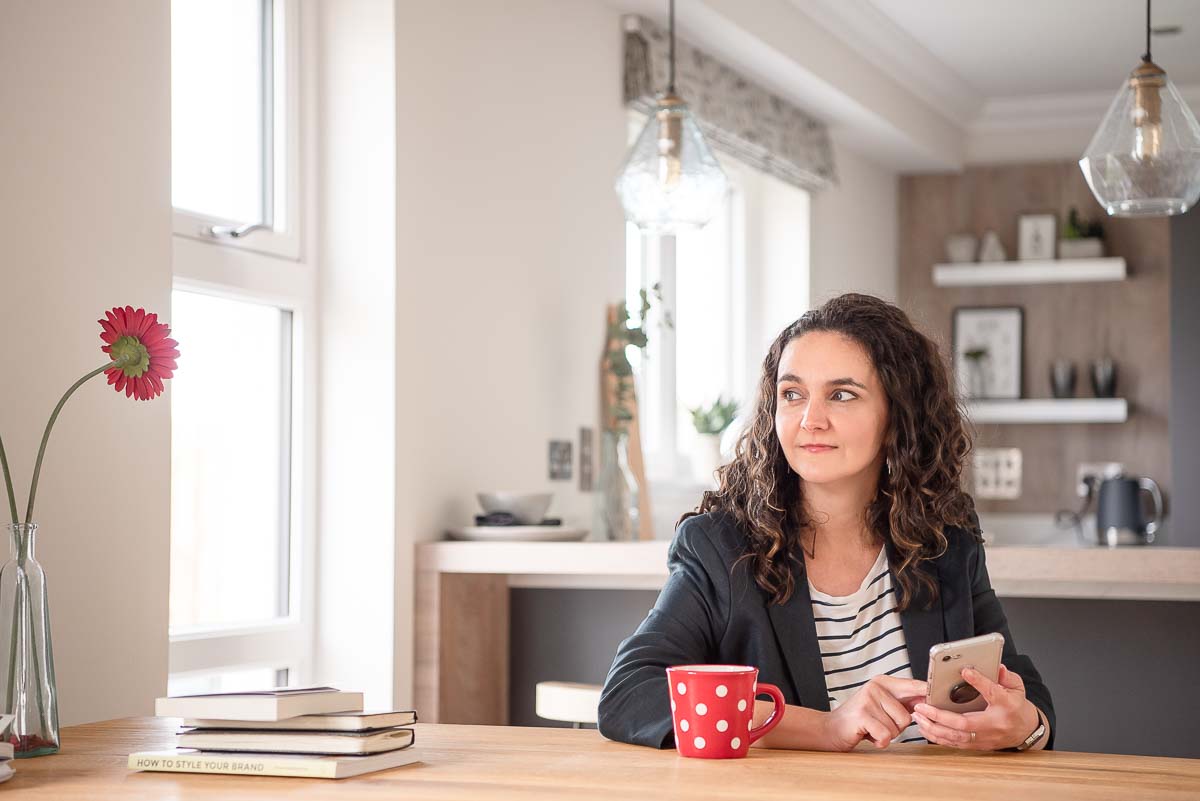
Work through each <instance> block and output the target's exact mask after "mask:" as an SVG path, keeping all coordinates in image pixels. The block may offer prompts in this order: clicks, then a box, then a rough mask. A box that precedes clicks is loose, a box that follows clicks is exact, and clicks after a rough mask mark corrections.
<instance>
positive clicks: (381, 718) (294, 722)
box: [183, 709, 417, 731]
mask: <svg viewBox="0 0 1200 801" xmlns="http://www.w3.org/2000/svg"><path fill="white" fill-rule="evenodd" d="M416 722H417V713H416V712H415V711H413V710H411V709H409V710H402V711H395V712H328V713H324V714H320V715H300V716H298V717H294V718H285V719H283V720H276V721H261V720H228V719H225V720H222V719H220V718H186V719H184V721H183V725H184V726H187V727H190V728H195V729H255V730H258V731H370V730H371V729H390V728H393V727H395V726H411V725H413V724H414V723H416Z"/></svg>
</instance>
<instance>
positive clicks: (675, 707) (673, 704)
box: [671, 701, 678, 712]
mask: <svg viewBox="0 0 1200 801" xmlns="http://www.w3.org/2000/svg"><path fill="white" fill-rule="evenodd" d="M676 709H678V707H677V706H675V702H674V701H672V702H671V711H672V712H674V711H675V710H676Z"/></svg>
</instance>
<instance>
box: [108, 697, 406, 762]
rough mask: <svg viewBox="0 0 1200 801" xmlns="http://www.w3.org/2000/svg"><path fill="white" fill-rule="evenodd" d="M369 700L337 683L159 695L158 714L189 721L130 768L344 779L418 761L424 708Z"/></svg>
mask: <svg viewBox="0 0 1200 801" xmlns="http://www.w3.org/2000/svg"><path fill="white" fill-rule="evenodd" d="M362 700H363V699H362V693H357V692H343V691H341V690H337V689H335V688H333V687H298V688H277V689H274V690H262V691H259V692H246V693H212V694H207V695H188V696H175V697H172V698H159V699H158V701H157V702H156V703H155V710H154V711H155V714H157V715H158V716H160V717H180V718H183V719H184V720H183V728H182V729H180V731H179V734H178V736H177V742H178V747H177V748H175V749H173V750H170V751H141V752H138V753H135V754H130V755H129V767H130V768H131V769H133V770H158V771H174V772H179V773H235V774H241V775H249V776H306V777H307V776H310V777H315V778H325V779H343V778H346V777H348V776H358V775H360V774H363V773H371V772H373V771H377V770H386V769H388V768H395V767H399V766H400V765H407V764H410V763H412V762H416V761H417V757H416V756H414V755H413V754H412V753H411V752H409V751H407V750H406V749H408V748H409V747H410V746H411V745H412V744H413V738H414V733H413V730H412V728H410V727H411V726H412V725H413V724H414V723H416V722H417V715H416V712H414V711H412V710H407V711H394V712H364V711H362Z"/></svg>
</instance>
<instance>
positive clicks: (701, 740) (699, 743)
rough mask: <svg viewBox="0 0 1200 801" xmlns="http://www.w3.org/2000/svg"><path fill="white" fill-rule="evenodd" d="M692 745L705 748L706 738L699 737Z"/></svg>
mask: <svg viewBox="0 0 1200 801" xmlns="http://www.w3.org/2000/svg"><path fill="white" fill-rule="evenodd" d="M692 744H693V745H695V746H696V747H697V748H704V738H703V737H697V738H696V739H695V740H692Z"/></svg>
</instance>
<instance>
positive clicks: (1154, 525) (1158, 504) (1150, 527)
mask: <svg viewBox="0 0 1200 801" xmlns="http://www.w3.org/2000/svg"><path fill="white" fill-rule="evenodd" d="M1138 489H1141V490H1145V491H1146V492H1148V493H1150V497H1151V498H1152V499H1153V500H1154V519H1153V520H1151V521H1150V522H1149V523H1147V524H1146V542H1154V532H1156V531H1158V527H1159V526H1161V525H1162V519H1163V499H1162V492H1161V491H1159V489H1158V484H1155V483H1154V479H1152V478H1146V477H1145V476H1142V477H1141V478H1139V479H1138Z"/></svg>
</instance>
